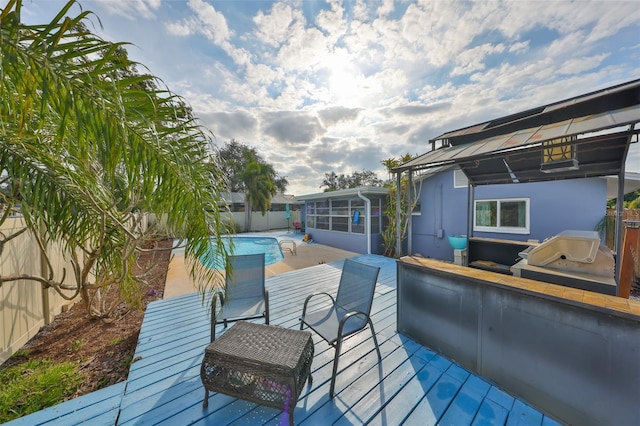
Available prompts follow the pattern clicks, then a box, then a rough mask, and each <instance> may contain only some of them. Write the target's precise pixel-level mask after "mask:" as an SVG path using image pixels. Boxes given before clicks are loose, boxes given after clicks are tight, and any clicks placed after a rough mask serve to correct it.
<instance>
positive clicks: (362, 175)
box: [320, 170, 383, 192]
mask: <svg viewBox="0 0 640 426" xmlns="http://www.w3.org/2000/svg"><path fill="white" fill-rule="evenodd" d="M382 183H383V182H382V180H380V179H378V176H377V175H376V174H375V172H372V171H370V170H363V171H361V172H353V173H352V174H351V175H350V176H346V175H344V174H340V175H337V174H336V173H335V172H333V171H332V172H331V173H325V174H324V180H323V181H322V184H320V188H324V192H330V191H337V190H340V189H349V188H359V187H361V186H382Z"/></svg>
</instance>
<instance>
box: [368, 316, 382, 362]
mask: <svg viewBox="0 0 640 426" xmlns="http://www.w3.org/2000/svg"><path fill="white" fill-rule="evenodd" d="M368 321H369V327H370V328H371V336H373V343H375V345H376V352H378V361H382V356H381V355H380V346H378V339H377V338H376V331H375V330H374V329H373V323H372V322H371V318H369V319H368Z"/></svg>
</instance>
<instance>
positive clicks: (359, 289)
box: [300, 259, 382, 398]
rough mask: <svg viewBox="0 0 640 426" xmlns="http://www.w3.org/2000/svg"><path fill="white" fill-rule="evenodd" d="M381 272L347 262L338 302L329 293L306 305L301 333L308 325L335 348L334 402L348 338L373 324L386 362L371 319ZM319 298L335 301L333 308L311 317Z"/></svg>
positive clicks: (323, 309) (374, 333)
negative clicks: (309, 309) (340, 359)
mask: <svg viewBox="0 0 640 426" xmlns="http://www.w3.org/2000/svg"><path fill="white" fill-rule="evenodd" d="M378 272H380V268H378V267H376V266H371V265H365V264H364V263H360V262H356V261H354V260H351V259H347V260H345V262H344V266H343V268H342V275H341V276H340V284H339V286H338V294H337V296H336V298H335V299H334V298H333V297H332V296H331V295H330V294H329V293H325V292H318V293H313V294H312V295H310V296H308V297H307V299H306V300H305V301H304V307H303V308H302V318H300V330H302V328H303V326H304V325H307V326H308V327H309V328H311V329H312V330H313V331H314V332H316V333H317V334H318V335H319V336H320V337H322V338H323V339H324V340H326V341H327V343H329V345H331V346H333V347H334V348H335V357H334V359H333V373H332V375H331V388H330V389H329V396H330V397H331V398H333V391H334V389H335V382H336V373H337V372H338V357H339V356H340V349H341V347H342V341H343V340H344V339H345V338H347V337H349V336H351V335H353V334H355V333H357V332H358V331H360V330H363V329H364V328H365V327H366V326H367V324H369V327H370V328H371V334H372V335H373V342H374V343H375V346H376V351H377V352H378V360H382V356H381V355H380V348H379V346H378V340H377V339H376V332H375V330H374V329H373V322H371V317H370V313H371V303H372V302H373V293H374V290H375V288H376V281H377V279H378ZM318 295H325V296H328V297H329V298H330V299H331V305H330V306H325V305H322V306H323V307H322V308H321V309H320V310H317V311H312V312H309V313H307V304H308V303H309V301H310V300H311V298H313V297H315V296H318Z"/></svg>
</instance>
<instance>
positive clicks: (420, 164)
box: [393, 104, 640, 185]
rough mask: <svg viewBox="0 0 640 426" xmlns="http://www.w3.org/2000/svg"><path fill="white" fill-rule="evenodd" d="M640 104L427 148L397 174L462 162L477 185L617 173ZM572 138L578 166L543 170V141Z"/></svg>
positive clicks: (570, 143)
mask: <svg viewBox="0 0 640 426" xmlns="http://www.w3.org/2000/svg"><path fill="white" fill-rule="evenodd" d="M637 123H640V104H638V105H634V106H630V107H626V108H622V109H618V110H615V111H607V112H603V113H600V114H593V115H588V116H584V117H576V118H571V119H567V120H563V121H561V122H556V123H550V124H544V125H540V126H536V127H531V128H527V129H521V130H516V131H513V132H510V133H507V134H503V135H497V136H493V137H489V138H485V139H481V140H479V141H476V142H469V143H465V144H462V145H456V146H448V147H444V148H440V149H436V150H435V151H431V152H428V153H426V154H424V155H421V156H420V157H417V158H415V159H413V160H411V161H409V162H407V163H405V164H403V165H401V166H399V167H397V168H395V169H394V170H393V171H394V172H396V173H397V172H403V171H406V170H414V171H417V170H424V169H429V168H433V167H440V166H445V165H452V164H457V165H459V166H460V167H461V168H462V170H463V171H464V172H465V174H466V175H467V177H468V178H469V181H470V182H471V183H472V184H474V185H484V184H498V183H523V182H534V181H538V182H539V181H547V180H557V179H570V178H583V177H592V176H606V175H612V174H618V173H619V172H620V170H621V168H622V167H623V164H624V161H625V158H626V151H627V145H628V144H629V143H630V140H631V136H632V135H633V134H637V133H639V132H640V128H637ZM561 139H573V140H571V141H567V142H564V143H563V145H567V146H573V147H575V148H574V149H575V156H576V158H577V160H578V163H579V166H578V168H577V169H575V170H566V171H562V172H561V173H545V172H543V171H541V167H540V166H541V162H542V151H543V150H544V149H545V146H544V145H543V143H544V142H548V141H554V140H561Z"/></svg>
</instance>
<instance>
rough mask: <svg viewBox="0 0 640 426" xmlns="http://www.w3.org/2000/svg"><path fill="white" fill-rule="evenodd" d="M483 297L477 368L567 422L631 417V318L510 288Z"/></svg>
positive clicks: (638, 345)
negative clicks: (575, 305) (478, 363)
mask: <svg viewBox="0 0 640 426" xmlns="http://www.w3.org/2000/svg"><path fill="white" fill-rule="evenodd" d="M482 304H483V319H482V329H481V336H482V337H481V340H482V345H481V346H482V354H481V357H482V358H481V359H482V365H481V367H480V369H479V370H478V371H479V373H480V374H482V375H483V376H485V377H488V378H491V379H493V380H495V381H496V382H497V383H500V384H502V385H503V386H505V387H506V388H507V389H508V390H509V391H511V392H513V393H514V394H516V395H518V396H520V397H523V398H524V399H526V400H527V401H530V402H532V403H534V404H535V405H537V406H538V407H544V409H545V411H547V412H550V413H553V415H554V416H556V417H557V418H559V419H561V420H564V421H566V422H568V423H570V424H579V425H603V424H619V425H623V424H624V425H631V424H638V421H640V408H638V405H637V403H636V400H637V395H638V391H639V388H638V381H637V380H633V379H631V380H630V377H631V376H630V375H636V374H638V371H637V370H638V369H637V362H638V360H637V354H638V353H639V351H640V341H639V339H638V337H640V333H639V329H638V323H637V321H625V320H624V319H620V318H612V317H610V316H607V315H604V314H598V313H597V312H592V311H588V310H585V309H580V308H576V307H573V306H568V305H566V304H564V303H554V302H552V301H549V300H545V299H539V298H534V297H530V296H526V295H521V294H517V293H514V292H497V291H487V292H484V293H483V297H482ZM631 366H632V367H631ZM629 367H631V368H629Z"/></svg>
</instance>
